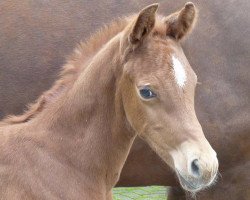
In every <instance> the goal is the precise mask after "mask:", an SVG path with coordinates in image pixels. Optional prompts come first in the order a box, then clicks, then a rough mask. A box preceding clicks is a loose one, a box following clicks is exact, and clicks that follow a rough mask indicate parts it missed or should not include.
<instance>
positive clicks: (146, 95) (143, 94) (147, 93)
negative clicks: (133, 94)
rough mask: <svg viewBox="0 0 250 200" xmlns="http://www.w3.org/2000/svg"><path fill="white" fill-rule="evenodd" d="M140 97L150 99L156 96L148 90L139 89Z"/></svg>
mask: <svg viewBox="0 0 250 200" xmlns="http://www.w3.org/2000/svg"><path fill="white" fill-rule="evenodd" d="M140 95H141V97H142V98H144V99H150V98H153V97H156V94H155V93H154V92H153V91H152V90H151V89H149V88H142V89H140Z"/></svg>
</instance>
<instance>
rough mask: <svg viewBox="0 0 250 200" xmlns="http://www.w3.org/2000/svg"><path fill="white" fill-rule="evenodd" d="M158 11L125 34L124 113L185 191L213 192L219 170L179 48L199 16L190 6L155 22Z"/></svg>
mask: <svg viewBox="0 0 250 200" xmlns="http://www.w3.org/2000/svg"><path fill="white" fill-rule="evenodd" d="M157 7H158V5H157V4H153V5H151V6H148V7H146V8H145V9H143V10H142V11H141V12H140V13H139V15H138V16H137V17H136V19H134V21H133V22H132V23H131V24H130V25H129V26H127V28H126V29H125V31H124V35H123V39H122V41H121V44H122V45H121V46H122V47H121V49H122V53H123V56H124V59H123V66H124V67H123V72H122V77H121V82H120V91H121V93H122V100H123V105H124V110H125V113H126V118H127V120H128V122H129V124H130V126H131V127H132V128H133V130H134V131H135V132H136V133H137V134H138V135H139V137H141V138H143V139H144V140H145V141H146V142H147V143H148V144H149V145H150V146H151V148H152V149H154V150H155V151H156V153H157V154H158V155H159V156H160V157H161V158H162V159H163V160H164V161H165V162H166V163H168V164H169V165H170V166H171V167H172V168H173V169H174V170H175V172H176V174H177V176H178V178H179V181H180V183H181V185H182V187H183V188H184V189H186V190H189V191H192V192H196V191H198V190H201V189H203V188H205V187H207V186H209V185H210V184H211V183H212V182H213V181H214V179H215V177H216V174H217V170H218V160H217V157H216V153H215V151H214V150H213V149H212V147H211V146H210V144H209V143H208V141H207V140H206V138H205V136H204V134H203V131H202V128H201V125H200V123H199V121H198V119H197V117H196V114H195V110H194V94H195V87H196V83H197V76H196V74H195V73H194V71H193V69H192V68H191V66H190V64H189V62H188V60H187V58H186V56H185V54H184V53H183V50H182V48H181V45H180V40H181V39H182V38H183V37H184V36H185V35H186V34H187V33H188V32H190V31H191V29H192V27H193V25H194V22H195V18H196V10H195V7H194V5H193V4H192V3H187V4H186V5H185V7H184V8H183V9H181V10H180V11H179V12H176V13H174V14H172V15H170V16H168V17H156V16H155V12H156V10H157Z"/></svg>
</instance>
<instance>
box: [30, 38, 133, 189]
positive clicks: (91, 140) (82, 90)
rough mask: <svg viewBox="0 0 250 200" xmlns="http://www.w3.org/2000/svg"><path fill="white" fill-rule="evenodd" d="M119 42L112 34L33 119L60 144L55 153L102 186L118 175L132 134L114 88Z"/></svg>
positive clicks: (113, 181) (119, 97)
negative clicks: (65, 89) (68, 85)
mask: <svg viewBox="0 0 250 200" xmlns="http://www.w3.org/2000/svg"><path fill="white" fill-rule="evenodd" d="M119 45H120V43H119V35H117V36H116V37H115V38H113V39H112V40H111V41H110V42H109V43H108V44H106V45H105V46H104V47H103V48H102V49H101V50H100V52H98V53H97V55H96V56H94V57H93V60H92V61H91V62H90V64H89V66H88V67H87V68H86V70H84V72H83V73H82V74H81V75H80V76H79V78H78V79H77V81H76V82H75V83H74V85H73V87H72V89H71V90H69V91H68V92H67V93H66V94H65V95H63V96H62V97H61V98H59V99H58V100H57V102H55V103H54V104H53V105H51V106H50V107H48V108H47V109H45V110H44V112H42V113H41V114H40V115H39V116H37V118H36V119H34V126H35V127H37V126H39V127H45V128H44V129H45V131H46V132H47V133H48V134H47V135H48V136H49V137H50V138H53V142H55V143H56V145H57V146H60V147H59V150H58V153H59V152H60V153H61V152H63V154H64V156H66V157H67V159H70V161H71V163H72V165H74V166H77V167H78V168H79V170H81V171H82V172H83V173H84V176H86V177H87V179H92V181H93V186H94V185H95V187H96V184H97V183H96V181H99V183H100V182H104V183H105V187H106V191H109V190H110V189H111V188H112V187H113V186H114V185H115V184H116V182H117V181H118V178H119V174H120V172H121V169H122V166H123V165H124V162H125V160H126V158H127V155H128V152H129V149H130V147H131V145H132V142H133V140H134V138H135V134H134V133H133V131H131V130H130V127H129V126H128V123H127V120H126V117H125V114H124V111H123V106H122V101H121V96H120V94H119V88H118V85H119V84H118V82H119V70H117V69H118V68H119V67H120V69H122V66H121V63H120V61H119V52H118V51H117V49H119ZM51 141H52V140H51ZM51 145H53V144H51ZM95 180H96V181H95ZM101 180H102V181H101Z"/></svg>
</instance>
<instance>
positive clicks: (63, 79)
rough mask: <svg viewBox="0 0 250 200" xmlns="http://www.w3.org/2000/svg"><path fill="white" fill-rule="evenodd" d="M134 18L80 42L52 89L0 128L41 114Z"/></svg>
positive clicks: (11, 117) (5, 119)
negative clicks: (92, 58)
mask: <svg viewBox="0 0 250 200" xmlns="http://www.w3.org/2000/svg"><path fill="white" fill-rule="evenodd" d="M134 17H135V15H131V16H130V17H124V18H118V19H117V20H115V21H113V22H111V23H110V24H108V25H105V26H104V27H102V28H101V29H100V30H98V31H97V32H96V33H95V34H93V35H92V36H91V37H90V38H89V39H88V40H86V41H84V42H80V43H79V45H78V46H77V47H76V48H75V50H74V51H73V54H72V55H70V56H69V57H68V58H67V60H66V64H65V65H63V67H62V69H61V72H60V73H59V79H58V80H56V81H55V82H54V84H53V85H52V87H51V88H50V89H49V90H47V91H45V92H43V93H42V94H41V95H40V96H39V97H38V99H37V100H36V101H35V102H33V103H31V104H28V105H27V108H26V110H25V111H24V112H23V114H20V115H9V116H7V117H6V118H4V119H3V120H2V121H0V126H3V125H10V124H19V123H24V122H28V121H29V120H31V119H32V118H34V117H35V116H36V115H37V114H38V113H40V112H42V111H43V110H44V108H45V107H46V106H47V105H48V104H50V103H51V102H54V101H55V100H56V99H57V98H58V97H60V95H62V94H63V93H64V92H66V91H67V90H68V89H70V88H71V87H72V85H73V83H74V82H75V81H76V79H77V78H78V76H79V74H80V73H81V72H82V71H83V70H84V69H85V68H86V67H87V63H88V61H89V60H90V58H91V57H92V56H94V55H95V53H96V52H97V51H99V50H100V49H101V48H102V46H103V45H104V44H106V43H107V42H108V41H109V40H110V39H111V38H113V37H114V36H115V35H117V34H118V33H119V32H121V31H123V30H124V28H125V27H126V26H127V25H128V23H129V22H130V21H131V20H132V19H133V18H134ZM158 19H159V18H158ZM159 21H161V20H158V22H159ZM156 26H157V27H158V28H157V29H158V30H157V32H162V30H163V26H162V23H157V21H156V25H155V27H156ZM164 31H165V28H164Z"/></svg>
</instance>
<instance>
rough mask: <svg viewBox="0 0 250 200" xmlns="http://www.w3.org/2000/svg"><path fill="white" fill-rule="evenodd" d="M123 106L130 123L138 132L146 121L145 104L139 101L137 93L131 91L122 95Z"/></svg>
mask: <svg viewBox="0 0 250 200" xmlns="http://www.w3.org/2000/svg"><path fill="white" fill-rule="evenodd" d="M130 91H131V90H130ZM123 106H124V110H125V113H126V118H127V120H128V121H129V123H130V125H131V126H132V127H133V129H134V130H135V131H136V132H137V133H140V132H141V131H142V129H143V127H144V124H145V121H146V119H145V116H146V113H145V106H144V105H143V104H142V103H141V100H140V98H139V97H138V94H137V93H136V92H132V93H131V94H125V95H123Z"/></svg>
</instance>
